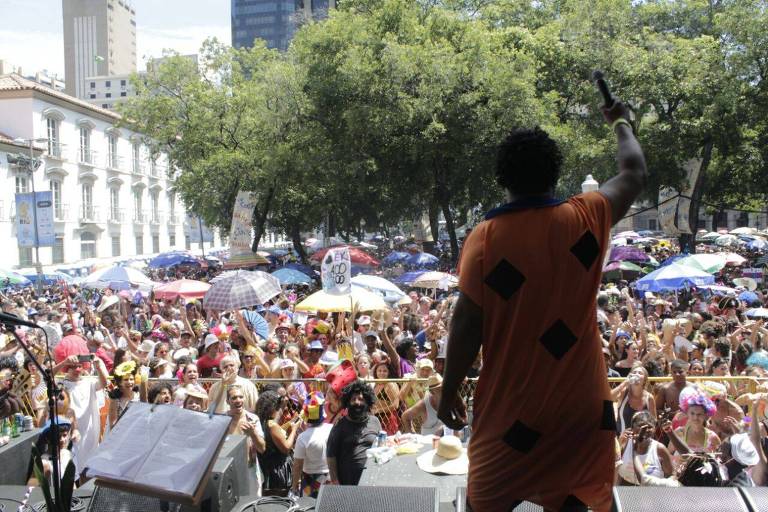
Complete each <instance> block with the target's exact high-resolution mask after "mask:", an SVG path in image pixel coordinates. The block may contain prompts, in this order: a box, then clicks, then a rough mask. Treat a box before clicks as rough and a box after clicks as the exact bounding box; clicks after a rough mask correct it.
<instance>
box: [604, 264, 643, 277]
mask: <svg viewBox="0 0 768 512" xmlns="http://www.w3.org/2000/svg"><path fill="white" fill-rule="evenodd" d="M642 271H643V268H642V267H641V266H640V265H635V264H634V263H632V262H631V261H612V262H611V263H609V264H608V265H606V266H605V268H604V269H603V274H606V273H608V272H642Z"/></svg>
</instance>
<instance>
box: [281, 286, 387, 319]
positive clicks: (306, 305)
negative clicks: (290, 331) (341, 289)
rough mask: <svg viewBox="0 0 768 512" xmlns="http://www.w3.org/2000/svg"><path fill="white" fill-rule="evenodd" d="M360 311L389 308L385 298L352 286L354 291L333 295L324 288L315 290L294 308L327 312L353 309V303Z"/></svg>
mask: <svg viewBox="0 0 768 512" xmlns="http://www.w3.org/2000/svg"><path fill="white" fill-rule="evenodd" d="M353 303H354V304H355V308H356V309H357V310H358V311H380V310H383V309H388V307H387V304H386V303H385V302H384V299H383V298H382V297H381V296H380V295H377V294H375V293H373V292H369V291H368V290H363V289H362V288H358V287H354V288H352V293H346V294H343V295H333V294H330V293H326V292H324V291H323V290H320V291H319V292H315V293H313V294H312V295H310V296H309V297H307V298H306V299H304V300H303V301H301V302H300V303H298V304H296V307H295V308H294V309H295V310H296V311H322V312H327V313H332V312H339V311H346V312H350V311H351V310H352V304H353Z"/></svg>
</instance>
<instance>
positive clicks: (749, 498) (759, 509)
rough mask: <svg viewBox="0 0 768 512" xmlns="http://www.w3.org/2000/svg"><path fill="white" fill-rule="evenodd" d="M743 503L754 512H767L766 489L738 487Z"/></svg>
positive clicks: (767, 491) (767, 493) (767, 496)
mask: <svg viewBox="0 0 768 512" xmlns="http://www.w3.org/2000/svg"><path fill="white" fill-rule="evenodd" d="M739 492H740V493H741V497H742V498H744V501H745V502H746V503H747V505H749V508H750V510H752V511H754V512H768V489H766V488H765V487H739Z"/></svg>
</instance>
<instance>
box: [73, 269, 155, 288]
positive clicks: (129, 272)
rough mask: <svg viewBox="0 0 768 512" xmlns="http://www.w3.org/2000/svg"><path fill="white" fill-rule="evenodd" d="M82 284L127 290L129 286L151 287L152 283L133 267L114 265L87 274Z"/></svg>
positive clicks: (89, 286) (88, 286) (87, 286)
mask: <svg viewBox="0 0 768 512" xmlns="http://www.w3.org/2000/svg"><path fill="white" fill-rule="evenodd" d="M82 285H83V287H85V288H96V289H103V288H112V289H113V290H127V289H128V288H131V286H143V287H146V288H151V287H152V286H153V285H154V283H153V282H152V281H151V280H150V279H149V278H148V277H147V276H145V275H144V274H142V273H141V272H140V271H138V270H136V269H135V268H131V267H118V266H114V267H109V268H104V269H101V270H97V271H96V272H93V273H92V274H89V275H88V276H86V277H85V279H83V282H82Z"/></svg>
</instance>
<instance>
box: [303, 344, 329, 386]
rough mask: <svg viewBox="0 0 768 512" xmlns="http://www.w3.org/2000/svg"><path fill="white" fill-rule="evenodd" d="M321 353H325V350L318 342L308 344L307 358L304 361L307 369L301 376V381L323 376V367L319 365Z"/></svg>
mask: <svg viewBox="0 0 768 512" xmlns="http://www.w3.org/2000/svg"><path fill="white" fill-rule="evenodd" d="M323 352H325V349H324V348H323V344H322V343H321V342H320V341H319V340H312V341H311V342H309V345H307V356H306V359H305V360H304V362H305V363H306V365H307V367H308V368H309V369H308V370H307V371H306V372H304V373H303V374H302V375H301V378H302V379H314V378H317V377H320V376H322V375H324V374H325V367H324V366H323V365H322V364H320V358H321V357H322V355H323Z"/></svg>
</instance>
